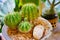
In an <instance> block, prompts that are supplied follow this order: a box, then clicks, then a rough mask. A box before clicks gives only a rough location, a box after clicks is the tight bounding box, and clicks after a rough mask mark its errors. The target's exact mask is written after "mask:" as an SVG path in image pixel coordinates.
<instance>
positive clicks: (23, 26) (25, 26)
mask: <svg viewBox="0 0 60 40" xmlns="http://www.w3.org/2000/svg"><path fill="white" fill-rule="evenodd" d="M32 27H33V25H32V24H31V23H29V22H28V21H23V22H21V23H20V24H19V25H18V30H19V31H20V32H22V33H28V32H29V31H31V29H32Z"/></svg>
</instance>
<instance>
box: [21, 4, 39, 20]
mask: <svg viewBox="0 0 60 40" xmlns="http://www.w3.org/2000/svg"><path fill="white" fill-rule="evenodd" d="M21 12H22V14H23V17H24V18H27V20H29V21H30V20H34V19H36V18H37V17H38V15H39V14H38V11H37V7H36V5H35V4H33V3H28V4H25V5H23V7H22V9H21Z"/></svg>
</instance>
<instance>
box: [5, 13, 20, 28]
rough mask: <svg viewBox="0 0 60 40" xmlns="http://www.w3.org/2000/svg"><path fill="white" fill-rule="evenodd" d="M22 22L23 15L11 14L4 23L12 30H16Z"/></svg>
mask: <svg viewBox="0 0 60 40" xmlns="http://www.w3.org/2000/svg"><path fill="white" fill-rule="evenodd" d="M20 21H21V15H20V14H19V13H11V14H8V15H6V16H5V18H4V22H5V24H6V25H7V26H8V27H10V28H11V29H15V28H16V27H17V25H18V24H19V22H20Z"/></svg>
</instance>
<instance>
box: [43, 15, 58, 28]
mask: <svg viewBox="0 0 60 40" xmlns="http://www.w3.org/2000/svg"><path fill="white" fill-rule="evenodd" d="M42 17H43V18H45V19H47V20H48V21H49V22H50V23H51V24H52V27H53V29H55V28H56V24H57V22H58V15H57V14H53V15H46V16H42Z"/></svg>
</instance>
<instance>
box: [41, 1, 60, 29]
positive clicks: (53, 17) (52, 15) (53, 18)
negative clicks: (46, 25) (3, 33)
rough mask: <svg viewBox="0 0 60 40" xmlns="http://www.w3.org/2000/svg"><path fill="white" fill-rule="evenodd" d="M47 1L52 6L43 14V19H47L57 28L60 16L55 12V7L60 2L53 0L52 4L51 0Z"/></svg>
mask: <svg viewBox="0 0 60 40" xmlns="http://www.w3.org/2000/svg"><path fill="white" fill-rule="evenodd" d="M47 1H48V3H49V4H50V8H49V9H48V10H46V11H45V13H44V14H42V17H43V18H45V19H47V20H48V21H49V22H51V24H52V26H53V28H56V23H57V21H58V16H57V14H56V11H55V6H56V5H58V4H59V3H60V1H59V2H57V3H55V1H56V0H53V1H52V3H51V2H50V0H47Z"/></svg>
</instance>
